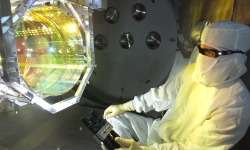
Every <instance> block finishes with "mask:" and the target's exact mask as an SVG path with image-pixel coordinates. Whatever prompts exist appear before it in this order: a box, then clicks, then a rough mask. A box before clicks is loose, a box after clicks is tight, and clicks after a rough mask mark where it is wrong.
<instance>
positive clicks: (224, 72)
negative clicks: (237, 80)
mask: <svg viewBox="0 0 250 150" xmlns="http://www.w3.org/2000/svg"><path fill="white" fill-rule="evenodd" d="M234 57H235V55H228V56H220V57H218V58H211V57H208V56H204V55H201V54H199V55H198V58H197V61H196V65H195V69H194V73H193V79H194V81H196V82H197V83H201V84H204V85H206V86H216V85H220V84H222V83H224V82H225V81H226V80H227V79H229V78H230V73H231V71H232V70H233V68H234Z"/></svg>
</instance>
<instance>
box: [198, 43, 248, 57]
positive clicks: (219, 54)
mask: <svg viewBox="0 0 250 150" xmlns="http://www.w3.org/2000/svg"><path fill="white" fill-rule="evenodd" d="M197 47H198V49H199V53H201V54H202V55H205V51H206V50H207V51H212V52H214V53H215V57H219V56H222V55H230V54H234V53H241V54H245V53H244V52H242V51H219V50H214V49H207V48H201V47H200V45H198V46H197Z"/></svg>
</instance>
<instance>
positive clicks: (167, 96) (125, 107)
mask: <svg viewBox="0 0 250 150" xmlns="http://www.w3.org/2000/svg"><path fill="white" fill-rule="evenodd" d="M182 72H183V71H182ZM182 72H181V73H179V74H178V75H176V77H175V78H173V77H170V78H169V79H168V80H167V81H166V83H165V84H163V85H162V86H160V87H157V88H152V89H151V90H150V91H149V92H147V93H146V94H143V95H140V96H135V97H134V99H133V100H131V101H128V102H126V103H124V104H118V105H111V106H109V107H108V108H107V109H106V110H105V111H104V115H103V118H104V119H107V118H110V117H114V116H117V115H120V114H122V113H124V112H125V111H134V110H136V111H137V112H141V111H144V112H148V111H150V110H153V109H154V110H156V111H162V110H166V109H169V108H170V107H171V106H172V104H173V102H174V101H175V99H176V95H177V93H178V91H179V88H180V86H181V83H182V81H181V75H182Z"/></svg>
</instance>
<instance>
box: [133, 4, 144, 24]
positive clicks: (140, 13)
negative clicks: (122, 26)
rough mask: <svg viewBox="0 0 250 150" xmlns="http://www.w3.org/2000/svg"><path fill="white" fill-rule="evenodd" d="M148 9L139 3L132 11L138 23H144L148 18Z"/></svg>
mask: <svg viewBox="0 0 250 150" xmlns="http://www.w3.org/2000/svg"><path fill="white" fill-rule="evenodd" d="M146 14H147V12H146V8H145V7H144V5H142V4H140V3H137V4H135V5H134V7H133V9H132V16H133V18H134V19H135V20H137V21H142V20H143V19H144V18H145V17H146Z"/></svg>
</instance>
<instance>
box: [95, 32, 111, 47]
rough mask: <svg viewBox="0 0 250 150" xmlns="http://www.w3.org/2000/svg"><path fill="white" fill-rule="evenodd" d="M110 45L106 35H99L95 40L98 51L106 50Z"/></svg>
mask: <svg viewBox="0 0 250 150" xmlns="http://www.w3.org/2000/svg"><path fill="white" fill-rule="evenodd" d="M107 45H108V40H107V38H106V37H105V36H104V35H101V34H99V35H97V36H96V37H95V39H94V46H95V48H96V49H99V50H104V49H105V48H106V47H107Z"/></svg>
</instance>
